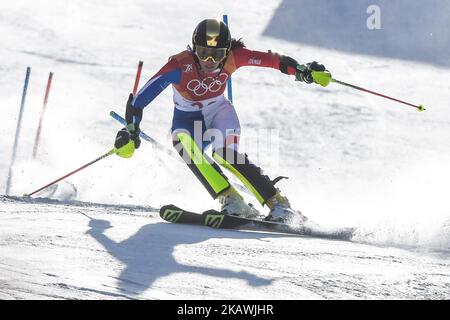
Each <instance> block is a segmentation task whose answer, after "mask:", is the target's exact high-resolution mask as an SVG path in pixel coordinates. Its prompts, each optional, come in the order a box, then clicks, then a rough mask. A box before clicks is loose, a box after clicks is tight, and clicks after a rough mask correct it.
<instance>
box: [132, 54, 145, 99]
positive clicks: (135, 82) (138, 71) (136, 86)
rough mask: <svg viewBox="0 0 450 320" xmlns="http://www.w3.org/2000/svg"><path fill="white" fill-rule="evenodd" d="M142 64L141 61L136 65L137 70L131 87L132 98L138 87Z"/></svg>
mask: <svg viewBox="0 0 450 320" xmlns="http://www.w3.org/2000/svg"><path fill="white" fill-rule="evenodd" d="M143 64H144V62H143V61H139V64H138V70H137V73H136V79H135V80H134V87H133V97H134V96H136V92H137V89H138V87H139V80H140V79H141V71H142V65H143Z"/></svg>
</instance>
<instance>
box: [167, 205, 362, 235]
mask: <svg viewBox="0 0 450 320" xmlns="http://www.w3.org/2000/svg"><path fill="white" fill-rule="evenodd" d="M159 214H160V216H161V218H163V219H164V220H166V221H169V222H173V223H184V224H195V225H205V226H208V227H211V228H216V229H231V230H250V231H265V232H276V233H285V234H293V235H299V236H308V237H316V238H324V239H334V240H345V241H349V240H351V238H352V236H353V234H354V231H355V228H334V229H330V228H323V227H321V226H318V225H315V224H311V223H307V224H305V225H303V226H298V227H293V226H290V225H287V224H284V223H279V222H271V221H264V220H260V219H247V218H243V217H237V216H231V215H226V214H224V213H221V212H219V211H217V210H207V211H205V212H203V213H196V212H191V211H186V210H183V209H181V208H179V207H177V206H175V205H165V206H163V207H161V209H160V212H159Z"/></svg>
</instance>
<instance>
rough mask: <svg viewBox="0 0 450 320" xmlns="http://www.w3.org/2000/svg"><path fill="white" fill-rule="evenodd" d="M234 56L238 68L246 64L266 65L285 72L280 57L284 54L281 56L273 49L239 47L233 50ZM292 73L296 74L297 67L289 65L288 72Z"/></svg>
mask: <svg viewBox="0 0 450 320" xmlns="http://www.w3.org/2000/svg"><path fill="white" fill-rule="evenodd" d="M233 57H234V63H235V66H236V69H239V68H240V67H245V66H255V67H266V68H274V69H277V70H280V71H282V72H284V70H283V68H282V66H281V65H280V62H281V61H280V58H282V57H284V56H280V55H279V54H277V53H274V52H272V51H268V52H261V51H255V50H249V49H247V48H245V47H244V48H238V49H235V50H233ZM284 73H287V74H290V75H295V67H294V66H289V67H287V70H286V72H284Z"/></svg>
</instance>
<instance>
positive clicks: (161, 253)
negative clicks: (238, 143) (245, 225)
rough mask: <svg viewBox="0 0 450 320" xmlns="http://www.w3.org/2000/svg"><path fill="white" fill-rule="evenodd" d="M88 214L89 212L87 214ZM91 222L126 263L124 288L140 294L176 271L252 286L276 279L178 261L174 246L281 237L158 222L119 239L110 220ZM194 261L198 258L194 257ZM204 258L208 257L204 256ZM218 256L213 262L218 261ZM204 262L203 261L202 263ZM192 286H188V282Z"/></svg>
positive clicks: (121, 281)
mask: <svg viewBox="0 0 450 320" xmlns="http://www.w3.org/2000/svg"><path fill="white" fill-rule="evenodd" d="M86 216H87V215H86ZM89 218H90V221H89V227H90V229H89V230H88V231H87V232H86V233H87V234H90V235H91V236H92V237H93V238H94V239H95V240H97V241H98V242H99V243H100V244H101V245H102V246H103V247H104V248H105V249H106V250H107V251H108V253H109V254H111V255H112V256H113V257H115V258H116V259H118V260H120V261H121V262H122V263H123V264H125V268H124V270H123V271H122V272H121V273H120V275H119V276H118V277H117V281H118V287H119V289H120V290H122V291H124V292H128V293H134V294H139V293H142V292H143V291H145V290H146V289H148V288H150V287H151V286H152V284H153V282H155V280H157V279H159V278H161V277H164V276H168V275H170V274H173V273H199V274H203V275H208V276H211V277H218V278H236V279H241V280H245V281H247V283H248V284H249V285H251V286H254V287H256V286H267V285H270V284H271V283H272V281H273V279H265V278H261V277H258V276H256V275H254V274H251V273H249V272H246V271H240V272H236V271H232V270H227V269H224V268H220V267H218V268H209V267H201V266H190V265H186V264H182V263H179V262H177V261H176V259H175V257H174V249H175V247H176V246H178V245H184V244H196V243H200V242H203V241H206V240H208V239H211V238H215V239H217V238H226V239H242V240H244V239H261V238H264V237H272V238H273V237H278V236H281V235H272V234H265V233H253V232H236V231H225V230H223V231H218V230H214V229H209V228H206V227H201V226H188V225H186V226H184V227H183V228H181V227H180V226H179V225H176V224H171V223H165V222H158V223H151V224H147V225H144V226H143V227H141V228H140V229H139V230H138V231H137V232H136V234H134V235H133V236H131V237H130V238H128V239H126V240H124V241H121V242H116V241H114V240H112V239H110V238H109V237H108V236H106V235H105V233H104V231H105V230H106V229H108V228H111V227H112V226H111V223H110V222H109V221H107V220H99V219H93V218H91V217H89ZM199 251H200V253H199V254H204V255H208V254H209V253H208V252H209V251H208V250H199ZM189 260H191V261H194V262H193V264H195V257H192V256H190V257H189ZM202 260H203V261H204V260H205V258H204V257H203V258H202ZM216 262H217V258H214V260H212V261H211V264H213V263H216ZM199 264H200V263H199ZM187 286H188V285H187Z"/></svg>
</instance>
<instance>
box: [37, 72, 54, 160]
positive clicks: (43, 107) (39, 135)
mask: <svg viewBox="0 0 450 320" xmlns="http://www.w3.org/2000/svg"><path fill="white" fill-rule="evenodd" d="M52 79H53V72H50V74H49V76H48V81H47V88H46V89H45V97H44V104H43V106H42V111H41V117H40V118H39V125H38V128H37V131H36V137H35V139H34V147H33V158H34V159H36V155H37V149H38V146H39V139H40V137H41V130H42V124H43V122H44V114H45V109H46V108H47V101H48V95H49V93H50V88H51V86H52Z"/></svg>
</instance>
